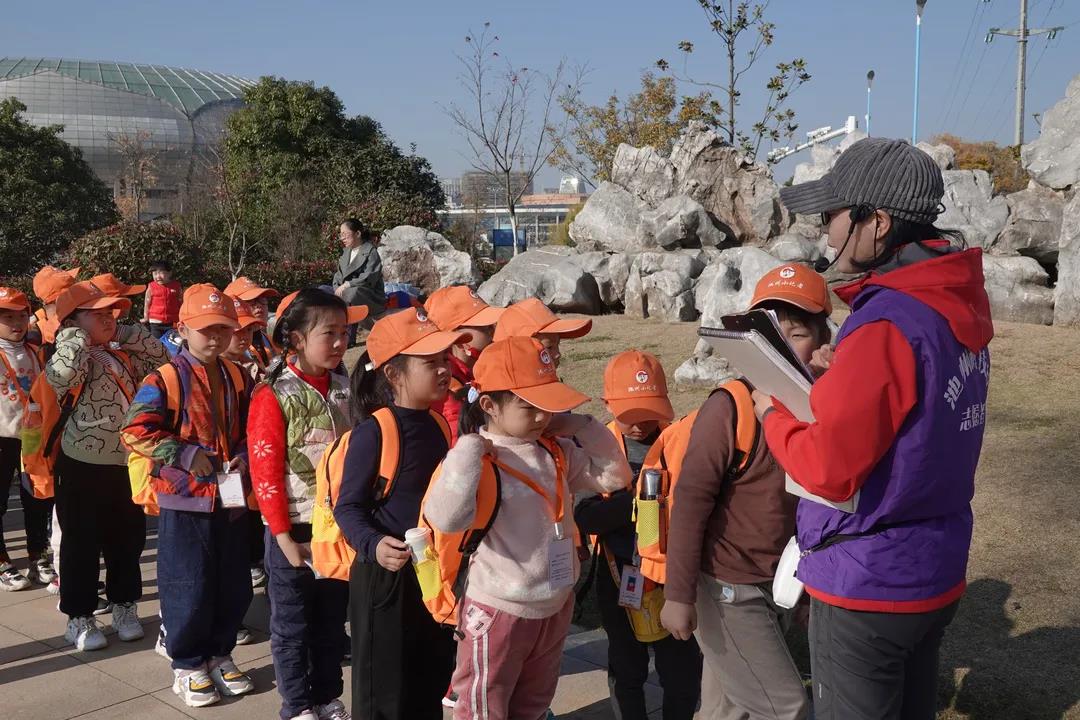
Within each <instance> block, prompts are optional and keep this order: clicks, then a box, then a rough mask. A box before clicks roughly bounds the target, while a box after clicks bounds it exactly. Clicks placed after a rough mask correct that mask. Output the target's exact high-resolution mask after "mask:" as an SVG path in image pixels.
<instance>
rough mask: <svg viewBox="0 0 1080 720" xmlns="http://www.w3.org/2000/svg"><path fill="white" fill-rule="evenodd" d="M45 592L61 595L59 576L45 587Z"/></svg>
mask: <svg viewBox="0 0 1080 720" xmlns="http://www.w3.org/2000/svg"><path fill="white" fill-rule="evenodd" d="M45 592H47V593H49V594H50V595H59V594H60V578H59V577H57V578H56V579H55V580H53V581H52V582H51V583H49V586H48V587H47V588H45Z"/></svg>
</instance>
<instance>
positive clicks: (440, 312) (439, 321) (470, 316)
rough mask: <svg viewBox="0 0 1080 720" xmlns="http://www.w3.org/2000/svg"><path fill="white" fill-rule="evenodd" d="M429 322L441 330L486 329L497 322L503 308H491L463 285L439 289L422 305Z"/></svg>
mask: <svg viewBox="0 0 1080 720" xmlns="http://www.w3.org/2000/svg"><path fill="white" fill-rule="evenodd" d="M424 309H425V310H426V311H427V314H428V317H430V318H431V321H432V322H433V323H435V324H436V325H438V326H439V328H440V329H441V330H457V329H458V328H459V327H488V326H490V325H494V324H495V323H497V322H499V318H501V317H502V314H503V312H504V310H505V308H499V307H492V306H490V305H488V304H487V303H486V302H484V301H483V300H482V299H481V298H480V296H479V295H477V294H476V291H475V290H473V289H471V288H469V287H466V286H465V285H454V286H452V287H445V288H439V289H438V290H436V291H435V292H433V293H431V297H429V298H428V300H427V302H426V303H424Z"/></svg>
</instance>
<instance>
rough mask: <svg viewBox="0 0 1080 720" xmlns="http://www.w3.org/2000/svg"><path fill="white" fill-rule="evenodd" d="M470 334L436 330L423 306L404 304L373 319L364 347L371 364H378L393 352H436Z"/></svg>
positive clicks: (424, 353)
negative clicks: (405, 305) (415, 306)
mask: <svg viewBox="0 0 1080 720" xmlns="http://www.w3.org/2000/svg"><path fill="white" fill-rule="evenodd" d="M470 337H472V336H471V335H469V333H467V332H453V331H443V330H439V326H438V325H436V324H435V323H433V322H431V320H430V319H429V318H428V316H427V313H426V312H424V310H423V309H421V308H406V309H404V310H400V311H398V312H396V313H392V314H390V315H384V316H383V317H382V318H380V319H379V320H377V321H376V322H375V326H374V327H373V328H371V332H370V333H368V336H367V351H368V357H370V358H371V364H372V365H373V366H375V367H379V366H380V365H382V364H383V363H385V362H387V361H388V360H390V359H391V358H393V357H394V356H395V355H435V354H436V353H441V352H442V351H444V350H446V349H447V348H448V347H450V346H451V345H457V344H459V343H463V342H467V341H468V340H469V338H470Z"/></svg>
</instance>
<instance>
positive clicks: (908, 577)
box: [798, 286, 990, 602]
mask: <svg viewBox="0 0 1080 720" xmlns="http://www.w3.org/2000/svg"><path fill="white" fill-rule="evenodd" d="M852 310H853V312H852V314H851V316H850V317H849V318H848V320H847V321H846V322H845V323H844V325H843V327H842V328H841V330H840V335H839V337H838V339H837V342H838V343H842V342H843V341H844V338H845V337H847V336H848V335H850V334H851V333H853V332H855V331H856V330H857V329H858V328H860V327H862V326H863V325H866V324H868V323H872V322H878V321H882V320H884V321H887V322H890V323H892V324H893V325H894V326H895V327H896V328H898V329H899V330H900V332H901V333H903V335H904V337H905V338H907V341H908V343H910V345H911V348H912V351H913V352H914V354H915V366H916V373H917V382H918V391H917V402H916V404H915V406H914V407H913V408H912V410H911V412H910V413H909V414H908V417H907V419H906V420H905V421H904V424H903V426H902V427H901V428H900V432H899V433H898V434H897V436H896V440H895V441H894V442H893V445H892V447H891V448H889V451H888V452H887V453H886V454H885V456H884V457H883V458H882V459H881V461H880V462H879V463H878V464H877V466H876V467H875V468H874V470H873V471H872V472H871V474H870V477H869V478H868V479H867V480H866V482H865V484H864V485H863V486H862V491H861V495H860V498H859V506H858V510H857V511H856V512H855V513H844V512H840V511H837V510H833V509H831V508H829V507H826V506H824V505H820V504H817V503H813V502H810V501H808V500H802V501H801V502H800V503H799V510H798V539H799V547H800V548H802V549H803V551H804V552H805V551H806V550H808V549H810V548H812V547H814V546H815V545H818V544H819V543H821V542H822V541H824V540H827V539H828V538H830V537H833V536H835V535H849V534H860V533H866V536H865V537H860V538H857V539H851V540H846V541H844V542H839V543H837V544H835V545H832V546H830V547H827V548H824V549H822V550H819V551H816V552H813V553H811V554H809V555H807V556H806V557H804V558H803V559H802V560H801V561H800V563H799V578H800V579H801V580H802V581H803V582H804V583H805V584H806V585H808V586H810V587H812V588H814V589H816V590H819V591H822V592H825V593H829V594H831V595H836V596H838V597H844V598H850V599H855V600H878V601H892V602H905V601H917V600H926V599H929V598H933V597H936V596H938V595H941V594H943V593H945V592H948V591H949V590H951V589H952V588H954V587H956V586H957V585H958V584H960V583H961V582H962V581H963V580H964V579H965V574H966V571H967V560H968V550H969V548H970V545H971V528H972V515H971V498H972V496H973V495H974V492H975V468H976V467H977V465H978V462H979V453H980V451H981V450H982V440H983V429H984V425H985V421H986V397H987V386H988V383H989V377H990V354H989V351H988V350H987V349H986V348H983V349H982V350H981V351H979V352H977V353H972V352H971V351H969V350H968V349H967V348H965V347H964V346H963V345H961V344H960V342H959V341H958V340H957V339H956V338H955V336H954V335H953V333H952V330H951V328H950V327H949V323H948V321H947V320H946V319H945V318H944V317H942V316H941V315H940V314H939V313H938V312H937V311H935V310H934V309H933V308H931V307H930V306H928V305H926V304H924V303H922V302H920V301H919V300H916V299H915V298H913V297H911V296H910V295H907V294H905V293H903V292H900V291H897V290H891V289H888V288H883V287H877V286H871V287H869V288H867V289H866V290H864V291H863V292H862V293H860V294H859V295H858V296H857V297H856V298H855V301H854V302H853V303H852ZM850 442H853V443H855V442H859V438H857V437H853V438H850ZM875 529H878V530H877V531H875Z"/></svg>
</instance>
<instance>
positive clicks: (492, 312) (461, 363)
mask: <svg viewBox="0 0 1080 720" xmlns="http://www.w3.org/2000/svg"><path fill="white" fill-rule="evenodd" d="M424 309H425V310H426V311H427V314H428V317H430V318H431V322H433V323H435V324H436V325H438V326H439V329H440V330H445V331H446V332H453V331H455V330H462V331H465V332H467V333H469V336H470V337H469V340H468V341H467V342H465V343H462V344H460V345H454V346H453V347H452V348H450V376H451V378H452V379H451V381H450V393H449V394H448V395H447V396H446V400H443V401H442V402H439V403H435V405H434V406H433V407H434V408H435V410H437V411H438V412H440V413H442V416H443V417H444V418H446V422H448V423H450V435H451V437H452V438H453V439H454V440H457V436H458V422H459V419H460V416H461V407H462V405H463V404H464V402H465V401H466V400H467V399H468V395H469V387H470V385H471V383H472V379H473V375H472V369H473V365H475V364H476V360H477V358H479V357H480V353H481V351H483V349H484V348H486V347H487V346H488V345H490V344H491V341H492V336H493V335H494V334H495V324H496V323H497V322H499V318H500V317H502V314H503V308H496V307H491V306H490V305H488V304H487V303H486V302H484V301H483V300H482V299H481V298H480V296H479V295H477V294H476V291H475V290H472V289H471V288H468V287H466V286H464V285H455V286H453V287H446V288H439V289H438V290H436V291H435V292H433V293H431V297H429V298H428V299H427V302H426V303H424Z"/></svg>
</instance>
